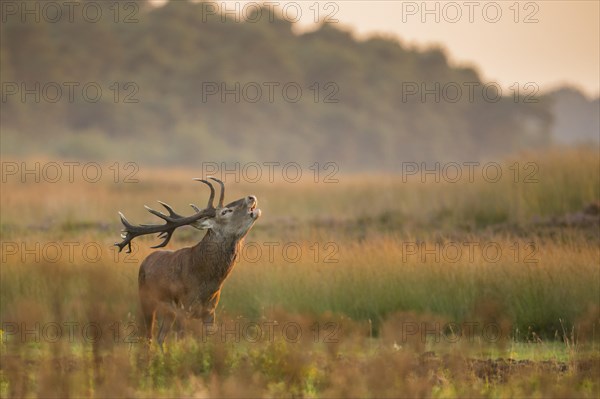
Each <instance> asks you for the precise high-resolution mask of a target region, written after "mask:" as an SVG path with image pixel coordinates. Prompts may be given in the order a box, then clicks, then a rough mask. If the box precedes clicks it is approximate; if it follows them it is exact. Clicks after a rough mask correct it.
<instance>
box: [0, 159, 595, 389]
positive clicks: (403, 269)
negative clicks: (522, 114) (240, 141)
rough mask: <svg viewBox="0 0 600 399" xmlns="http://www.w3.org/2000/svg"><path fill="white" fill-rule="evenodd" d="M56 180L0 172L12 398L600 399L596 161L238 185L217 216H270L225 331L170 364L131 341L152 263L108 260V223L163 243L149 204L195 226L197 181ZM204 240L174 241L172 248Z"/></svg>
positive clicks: (4, 370)
mask: <svg viewBox="0 0 600 399" xmlns="http://www.w3.org/2000/svg"><path fill="white" fill-rule="evenodd" d="M22 162H25V165H24V164H22ZM35 162H39V168H38V172H39V173H37V176H36V172H35V171H34V172H31V173H30V174H25V175H22V173H21V172H22V170H23V169H25V168H24V166H25V167H27V168H28V169H34V168H35V166H32V165H34V164H35ZM50 162H51V161H50ZM62 162H63V161H60V162H58V165H59V168H60V169H59V170H61V172H62V175H61V176H62V177H61V178H60V179H55V174H53V169H52V168H54V169H56V168H55V166H54V165H51V166H48V165H49V161H48V160H27V161H22V160H6V162H4V161H3V176H2V178H3V181H2V195H1V201H0V205H1V209H2V213H1V216H2V217H1V224H0V228H1V230H0V232H1V234H2V248H1V250H2V254H1V257H2V267H1V270H0V277H1V281H0V300H1V301H0V322H1V323H2V327H1V328H2V333H1V334H2V344H1V346H0V348H1V352H2V354H1V366H0V394H1V396H2V397H8V396H25V397H85V396H93V397H120V396H123V397H131V396H135V397H157V396H164V397H173V396H197V397H223V396H239V397H273V396H277V397H281V396H283V397H291V396H294V397H386V396H389V397H398V396H402V397H507V396H513V397H569V396H570V397H598V395H599V394H600V384H599V383H598V381H597V378H596V377H597V376H598V375H599V374H600V265H599V262H600V245H599V244H600V223H599V220H600V215H599V214H598V204H599V203H600V202H599V201H600V160H599V158H598V154H597V153H596V152H594V151H593V150H586V149H572V150H559V149H556V150H550V151H546V152H543V153H524V154H519V155H517V156H515V157H513V158H510V159H507V160H505V161H504V162H503V163H501V164H498V166H495V165H494V167H493V168H491V169H489V170H487V171H486V173H487V172H489V173H488V174H482V168H481V167H475V168H474V173H473V177H472V178H471V177H470V176H469V175H468V174H467V173H466V172H467V171H468V168H467V167H466V166H465V165H460V166H462V172H463V173H462V177H461V178H458V179H455V176H456V175H455V174H454V173H451V172H452V170H451V167H450V166H449V165H441V166H440V169H439V170H440V173H439V176H438V177H440V178H439V179H438V180H439V181H435V180H436V179H435V176H434V175H432V174H429V175H421V174H420V173H413V172H412V169H411V170H410V173H406V174H404V175H401V174H399V175H377V176H360V175H349V174H344V173H343V168H342V167H341V166H340V172H339V173H338V174H336V175H335V179H337V182H329V183H325V182H324V181H323V180H324V178H323V177H324V175H319V176H318V178H317V176H315V175H314V174H313V171H312V170H310V169H308V166H309V165H306V169H305V170H304V172H305V173H304V175H303V178H302V179H301V180H300V181H298V182H296V183H290V182H288V181H286V180H285V179H283V178H281V176H276V177H275V179H274V181H273V182H270V181H268V179H267V178H266V177H264V178H263V179H260V181H258V182H256V183H251V182H249V181H248V179H244V176H241V178H240V179H239V182H238V183H236V182H235V180H234V179H233V178H228V179H226V183H227V198H226V199H227V200H234V199H237V198H239V197H241V196H243V195H247V194H255V195H256V196H257V197H258V200H259V206H260V208H261V209H262V211H263V216H262V217H261V218H260V219H259V220H258V221H257V223H256V225H255V227H254V228H253V230H252V231H251V232H250V233H249V235H248V237H247V239H246V246H245V247H244V250H243V251H242V254H241V259H240V260H239V262H238V264H237V265H236V267H235V269H234V271H233V273H232V274H231V276H230V277H229V278H228V280H227V281H226V283H225V287H224V289H223V292H222V295H221V302H220V304H219V307H218V309H217V329H216V330H206V329H205V328H203V327H202V326H200V325H192V326H190V329H191V334H188V335H187V336H186V337H184V338H183V339H179V340H176V339H175V337H174V336H172V337H169V339H168V341H167V344H166V348H165V353H164V354H162V353H161V352H160V351H159V350H158V349H157V348H156V347H151V348H150V350H147V349H146V347H145V346H144V344H143V342H142V340H141V336H142V335H141V334H142V330H143V326H142V325H141V324H140V316H139V313H138V312H139V305H138V298H137V272H138V266H139V263H140V262H141V261H142V260H143V258H144V257H145V256H147V255H148V254H150V253H151V252H152V251H153V250H152V249H150V246H151V245H153V244H155V243H157V242H158V241H154V239H153V238H148V239H139V240H137V241H138V242H137V245H135V246H134V251H133V253H132V254H131V255H126V254H123V253H121V254H119V253H117V252H116V251H115V249H114V247H112V246H111V245H112V244H113V243H114V242H115V241H118V240H119V231H120V228H121V225H120V222H119V219H118V216H117V211H119V210H121V211H123V212H124V213H125V214H126V215H127V217H128V219H129V220H130V221H134V222H136V223H142V222H156V220H153V218H152V216H151V215H149V214H148V213H147V212H146V211H145V210H144V209H143V205H144V204H148V205H150V206H153V204H156V203H155V202H154V201H155V200H157V199H158V200H162V201H165V202H167V203H169V204H171V205H172V206H173V207H174V208H175V209H176V210H181V211H182V212H183V211H184V210H185V209H186V208H187V209H189V213H191V212H192V211H191V209H190V208H189V206H188V204H189V203H190V202H195V203H197V204H204V201H205V200H206V198H207V190H206V188H205V187H204V186H202V185H200V184H199V183H196V182H192V181H191V178H193V177H198V176H199V175H200V174H201V172H200V171H194V170H183V169H172V170H158V169H152V168H145V167H143V166H140V167H139V170H135V174H134V175H133V176H129V179H127V178H126V177H127V175H128V174H129V173H130V172H131V171H132V170H134V169H128V166H126V165H125V164H118V165H116V166H115V164H112V165H111V164H106V165H99V170H100V171H101V172H102V178H99V179H98V181H97V182H91V181H92V180H94V179H92V178H91V176H92V175H90V174H88V175H83V174H82V167H83V164H84V163H81V165H80V166H78V167H76V168H75V169H74V173H73V179H71V180H72V181H69V180H70V179H69V178H68V176H67V173H66V172H67V167H66V166H65V165H64V164H63V163H62ZM483 164H484V163H482V165H483ZM487 165H488V166H489V165H490V164H489V163H488V164H487ZM480 166H481V165H480ZM445 167H447V168H446V169H445ZM498 167H499V170H500V171H501V173H502V174H501V176H500V177H498V175H497V174H496V173H492V172H495V171H496V170H498ZM15 168H17V169H15ZM15 170H16V171H15ZM116 171H119V174H118V175H117V174H116ZM88 172H90V173H91V172H92V171H90V170H88ZM94 176H95V175H94ZM36 177H39V182H36V181H35V179H36ZM315 179H316V180H317V181H316V182H315ZM54 180H57V181H56V182H53V181H54ZM186 213H188V212H187V211H186ZM201 236H202V233H200V232H198V231H196V230H194V229H190V228H184V229H181V231H177V232H176V233H175V235H174V239H173V240H172V241H171V243H170V244H169V246H168V248H171V249H175V248H180V247H182V246H186V245H191V244H193V243H194V242H195V241H197V240H199V239H200V238H201Z"/></svg>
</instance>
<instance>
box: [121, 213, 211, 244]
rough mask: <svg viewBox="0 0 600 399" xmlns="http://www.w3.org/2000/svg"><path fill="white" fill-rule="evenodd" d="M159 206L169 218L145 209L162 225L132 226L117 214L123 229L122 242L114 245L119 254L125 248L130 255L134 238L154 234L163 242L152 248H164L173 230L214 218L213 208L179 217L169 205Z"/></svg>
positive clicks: (122, 216)
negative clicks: (165, 211) (159, 219)
mask: <svg viewBox="0 0 600 399" xmlns="http://www.w3.org/2000/svg"><path fill="white" fill-rule="evenodd" d="M161 204H162V205H163V206H164V207H165V208H166V209H167V210H168V211H169V216H167V215H165V214H163V213H161V212H159V211H155V210H154V209H152V208H150V207H148V206H146V209H147V210H148V212H150V213H152V214H153V215H155V216H158V217H159V218H161V219H163V220H164V221H165V223H164V224H141V225H133V224H131V223H129V221H128V220H127V219H126V218H125V216H124V215H123V214H122V213H121V212H119V216H120V217H121V223H123V226H124V227H125V228H124V229H123V233H124V234H121V237H122V238H123V241H121V242H119V243H115V245H116V246H117V247H119V252H121V251H122V250H123V248H125V247H127V251H126V252H127V253H131V240H133V239H134V238H136V237H139V236H142V235H146V234H154V233H159V235H158V238H163V239H164V240H163V241H162V242H161V243H160V244H158V245H156V246H154V247H152V248H161V247H164V246H166V245H167V244H168V243H169V241H170V240H171V237H172V235H173V233H174V232H175V229H177V228H178V227H182V226H187V225H190V224H193V223H194V222H196V221H198V220H200V219H203V218H210V217H214V216H215V209H214V208H208V209H203V210H201V211H199V212H196V213H195V214H193V215H190V216H181V215H179V214H177V213H176V212H175V211H173V209H172V208H171V207H170V206H169V205H167V204H164V203H162V202H161Z"/></svg>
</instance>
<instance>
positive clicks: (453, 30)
mask: <svg viewBox="0 0 600 399" xmlns="http://www.w3.org/2000/svg"><path fill="white" fill-rule="evenodd" d="M251 3H254V4H256V2H252V1H250V2H248V1H241V2H240V1H236V2H234V1H219V2H217V4H218V6H219V7H220V8H223V7H227V8H228V9H230V10H235V7H238V10H239V11H240V13H241V14H242V15H243V14H244V13H245V12H246V10H251V6H249V4H251ZM271 3H274V4H278V5H279V8H280V9H281V8H283V7H287V8H286V9H287V13H288V16H289V17H290V18H289V19H292V20H298V21H299V22H298V23H297V24H298V27H299V29H300V30H302V29H311V27H314V26H315V25H314V20H315V17H317V18H324V17H326V16H328V15H331V14H334V15H333V18H335V19H337V20H338V21H339V22H337V23H338V24H339V25H340V26H343V27H345V28H347V29H350V30H352V31H353V32H354V33H355V34H356V35H357V36H358V37H365V36H369V35H372V34H375V33H378V34H384V35H388V36H393V37H396V38H398V39H399V40H400V41H401V42H403V43H404V44H406V45H409V46H417V47H430V46H435V45H438V46H443V47H445V48H446V49H447V54H448V55H449V56H450V59H451V61H452V63H454V64H456V65H468V66H474V67H476V68H477V69H478V70H479V72H480V73H481V75H482V78H483V79H484V80H485V81H488V82H489V81H492V82H497V83H499V84H500V85H502V86H503V87H504V88H508V87H509V86H511V85H513V84H514V83H517V84H518V86H519V87H523V86H524V85H525V84H526V83H528V82H533V83H535V84H536V85H537V86H538V87H539V89H540V91H541V92H545V91H548V90H551V89H553V88H555V87H557V86H559V85H562V84H570V85H573V86H575V87H578V88H579V89H581V90H583V91H584V92H585V93H586V94H588V95H589V96H598V95H599V94H600V22H599V21H600V1H598V0H589V1H564V0H559V1H555V0H545V1H519V2H517V1H515V0H509V1H496V2H493V1H469V0H465V1H426V2H423V1H394V0H383V1H365V0H360V1H353V0H341V1H336V2H333V1H320V2H316V1H314V0H309V1H277V0H274V1H272V2H271ZM236 4H237V5H236ZM315 4H317V5H315ZM298 10H299V11H300V15H298ZM427 10H428V11H430V13H426V12H425V11H427ZM297 15H298V16H297ZM265 18H266V16H265ZM436 18H438V19H439V21H436ZM423 19H424V21H423ZM494 21H495V22H494ZM526 21H527V22H526Z"/></svg>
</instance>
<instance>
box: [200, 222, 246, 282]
mask: <svg viewBox="0 0 600 399" xmlns="http://www.w3.org/2000/svg"><path fill="white" fill-rule="evenodd" d="M242 240H243V238H237V237H224V236H221V235H219V234H218V233H215V232H214V231H212V230H208V231H207V232H206V235H205V236H204V238H203V239H202V241H200V242H199V243H198V244H196V245H195V246H194V247H192V258H193V260H194V262H193V264H194V267H195V268H196V270H197V271H198V272H200V273H202V274H203V275H206V276H207V277H210V278H212V279H215V280H219V281H220V282H222V281H223V280H225V278H226V277H227V276H228V275H229V272H231V269H233V265H234V263H235V260H236V258H237V254H238V251H239V248H240V246H241V245H242Z"/></svg>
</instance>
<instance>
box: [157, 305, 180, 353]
mask: <svg viewBox="0 0 600 399" xmlns="http://www.w3.org/2000/svg"><path fill="white" fill-rule="evenodd" d="M163 309H164V311H163V312H161V314H162V320H161V323H160V328H159V330H158V338H157V342H158V346H160V350H161V352H164V350H163V342H165V338H166V337H167V334H168V333H169V330H170V329H171V327H173V323H174V322H175V320H176V319H177V312H176V310H175V309H172V308H171V307H170V306H165V307H164V308H163Z"/></svg>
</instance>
